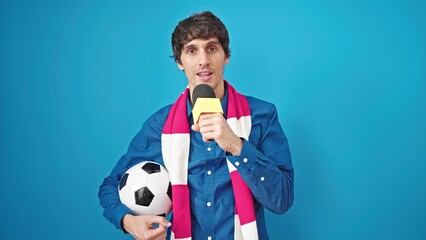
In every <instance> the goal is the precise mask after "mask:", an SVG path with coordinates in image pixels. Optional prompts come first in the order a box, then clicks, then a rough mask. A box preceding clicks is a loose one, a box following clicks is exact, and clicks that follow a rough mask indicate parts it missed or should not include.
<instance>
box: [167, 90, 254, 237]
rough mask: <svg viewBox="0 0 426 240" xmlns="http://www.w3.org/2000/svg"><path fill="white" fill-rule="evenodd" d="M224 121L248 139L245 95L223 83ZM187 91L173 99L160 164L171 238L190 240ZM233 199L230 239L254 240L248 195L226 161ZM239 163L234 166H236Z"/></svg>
mask: <svg viewBox="0 0 426 240" xmlns="http://www.w3.org/2000/svg"><path fill="white" fill-rule="evenodd" d="M225 84H227V91H228V112H227V122H228V124H229V126H230V127H231V129H232V130H233V131H234V133H235V134H236V135H237V136H239V137H242V138H245V139H246V140H248V137H249V135H250V130H251V117H250V106H249V104H248V102H247V99H246V98H245V96H243V95H241V94H239V93H237V92H236V91H235V89H234V88H233V87H232V86H231V85H230V84H229V83H227V82H225ZM188 94H189V89H188V88H186V90H185V92H184V93H183V94H182V95H181V96H180V97H179V98H178V99H177V101H176V102H175V103H174V104H173V106H172V107H171V109H170V112H169V115H168V117H167V119H166V123H165V125H164V128H163V132H162V136H161V151H162V154H163V160H164V164H165V166H166V168H167V170H168V171H169V174H170V180H171V183H172V198H173V225H172V234H171V239H182V240H190V239H191V238H192V233H191V210H190V203H189V194H190V193H189V188H188V161H189V145H190V126H189V122H188V116H187V99H188ZM227 164H228V169H229V174H230V177H231V182H232V187H233V191H234V196H235V217H234V221H235V224H234V226H235V227H234V239H237V240H240V239H241V240H243V239H244V240H248V239H253V240H257V239H258V233H257V226H256V215H255V212H254V204H253V196H252V193H251V191H250V189H249V187H248V186H247V184H246V183H245V182H244V180H243V179H242V178H241V176H240V174H239V173H238V171H237V169H236V168H235V167H234V165H232V163H231V162H230V161H229V160H228V159H227ZM238 165H239V163H236V166H238Z"/></svg>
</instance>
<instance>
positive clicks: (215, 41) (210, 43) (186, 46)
mask: <svg viewBox="0 0 426 240" xmlns="http://www.w3.org/2000/svg"><path fill="white" fill-rule="evenodd" d="M219 44H220V42H219V41H217V40H212V41H208V42H207V43H206V46H210V45H219ZM193 47H197V46H196V45H195V44H188V45H185V46H183V49H184V50H186V49H188V48H193Z"/></svg>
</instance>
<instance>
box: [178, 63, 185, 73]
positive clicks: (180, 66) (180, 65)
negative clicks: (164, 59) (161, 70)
mask: <svg viewBox="0 0 426 240" xmlns="http://www.w3.org/2000/svg"><path fill="white" fill-rule="evenodd" d="M176 65H177V66H178V68H179V69H180V70H182V71H185V68H184V67H183V66H182V64H180V63H179V62H176Z"/></svg>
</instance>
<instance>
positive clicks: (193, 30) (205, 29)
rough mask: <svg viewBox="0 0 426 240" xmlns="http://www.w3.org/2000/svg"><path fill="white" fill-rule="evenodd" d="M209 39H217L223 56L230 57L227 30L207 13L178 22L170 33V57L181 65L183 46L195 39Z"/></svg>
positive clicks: (212, 15)
mask: <svg viewBox="0 0 426 240" xmlns="http://www.w3.org/2000/svg"><path fill="white" fill-rule="evenodd" d="M211 37H217V38H218V40H219V43H220V45H222V48H223V51H224V52H225V56H226V57H230V56H231V50H230V49H229V36H228V30H227V29H226V27H225V25H224V24H223V22H222V21H221V20H220V19H219V18H218V17H216V16H215V15H214V14H213V13H211V12H209V11H205V12H202V13H196V14H193V15H191V16H190V17H189V18H186V19H184V20H182V21H180V22H179V24H178V25H177V26H176V28H175V30H174V32H173V33H172V48H173V56H172V57H173V58H174V59H175V62H177V63H182V62H181V60H180V55H181V53H182V49H183V46H185V44H187V43H189V42H190V41H192V40H194V39H197V38H202V39H209V38H211Z"/></svg>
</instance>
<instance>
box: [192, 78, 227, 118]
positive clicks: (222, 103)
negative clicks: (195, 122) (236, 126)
mask: <svg viewBox="0 0 426 240" xmlns="http://www.w3.org/2000/svg"><path fill="white" fill-rule="evenodd" d="M226 88H227V87H226V84H225V94H224V95H223V99H222V101H221V102H220V103H221V105H222V109H223V115H224V116H225V118H226V113H227V112H228V91H227V89H226ZM186 113H187V115H188V119H190V120H191V121H192V107H191V96H190V94H188V99H187V100H186Z"/></svg>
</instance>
